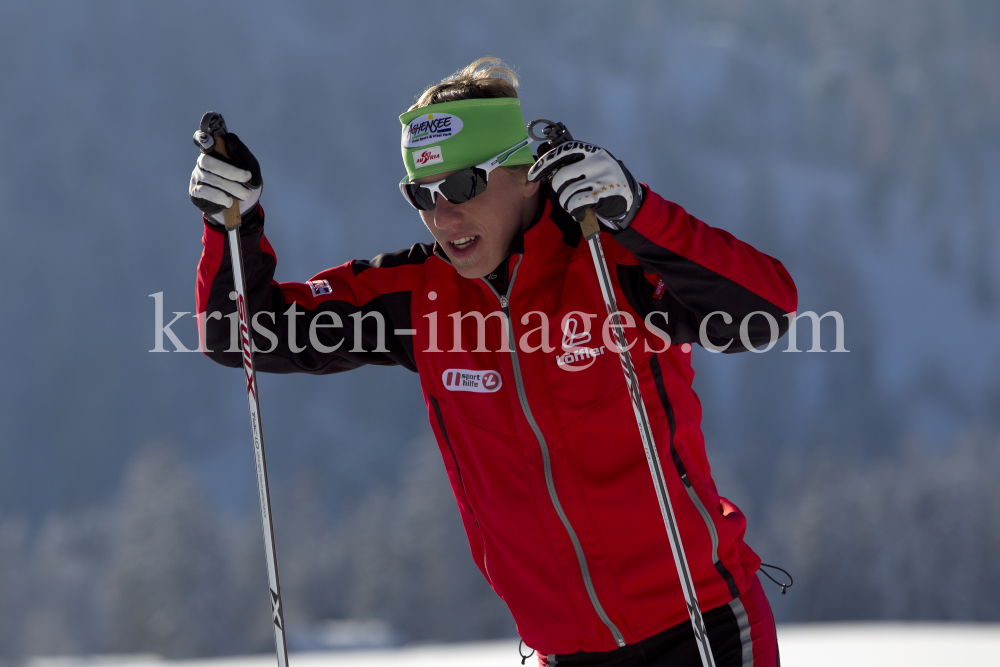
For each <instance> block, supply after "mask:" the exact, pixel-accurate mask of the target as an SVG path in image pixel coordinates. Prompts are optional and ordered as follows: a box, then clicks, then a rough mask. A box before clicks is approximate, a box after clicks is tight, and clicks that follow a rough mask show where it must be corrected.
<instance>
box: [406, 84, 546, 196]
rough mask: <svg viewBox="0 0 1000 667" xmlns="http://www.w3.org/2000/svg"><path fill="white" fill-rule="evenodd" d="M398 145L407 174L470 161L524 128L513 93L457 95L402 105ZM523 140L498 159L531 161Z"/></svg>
mask: <svg viewBox="0 0 1000 667" xmlns="http://www.w3.org/2000/svg"><path fill="white" fill-rule="evenodd" d="M399 122H400V123H402V124H403V136H402V138H401V139H400V148H401V150H402V153H403V163H404V164H405V165H406V173H407V175H408V176H409V177H410V180H413V179H416V178H422V177H424V176H433V175H434V174H440V173H442V172H445V171H456V170H458V169H465V168H466V167H474V166H476V165H477V164H481V163H483V162H486V161H487V160H489V159H490V158H492V157H493V156H495V155H497V154H499V153H501V152H503V151H504V150H506V149H508V148H510V147H512V146H514V145H516V144H518V143H519V142H521V141H524V140H525V139H527V138H528V131H527V129H526V128H525V125H524V116H522V115H521V101H520V100H518V99H517V98H516V97H494V98H488V99H475V100H458V101H456V102H442V103H440V104H431V105H430V106H426V107H420V108H419V109H413V110H411V111H407V112H406V113H404V114H403V115H401V116H400V117H399ZM534 161H535V160H534V158H533V157H532V155H531V145H530V144H526V145H525V146H524V148H521V149H520V150H518V151H517V152H516V153H514V154H513V155H511V156H510V157H509V158H507V159H506V160H504V163H503V164H504V165H514V164H531V163H532V162H534Z"/></svg>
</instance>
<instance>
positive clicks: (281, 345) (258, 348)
mask: <svg viewBox="0 0 1000 667" xmlns="http://www.w3.org/2000/svg"><path fill="white" fill-rule="evenodd" d="M263 215H264V213H263V209H260V208H258V212H257V216H259V220H257V219H255V220H253V221H250V222H244V226H245V227H247V228H248V229H247V230H246V231H244V232H243V233H242V234H241V237H240V240H241V244H242V248H243V272H244V275H245V280H246V290H247V302H248V304H249V309H250V313H251V317H252V318H253V320H252V327H251V328H252V329H253V330H254V332H253V340H254V347H255V352H256V354H255V356H254V362H255V365H256V367H257V369H258V370H260V371H263V372H268V373H312V374H317V375H318V374H326V373H337V372H340V371H346V370H351V369H353V368H357V367H359V366H362V365H364V364H376V365H383V366H392V365H400V366H404V367H406V368H408V369H410V370H412V371H416V363H415V361H414V356H413V345H412V335H411V334H412V331H411V324H410V295H411V291H412V290H413V289H416V288H418V287H419V284H420V282H421V280H422V278H421V276H422V272H421V271H420V270H419V267H414V266H413V265H414V264H420V263H422V262H423V261H424V260H425V259H426V256H425V255H426V254H427V252H426V249H425V248H424V247H423V246H414V247H413V248H411V249H410V250H409V251H406V250H404V251H400V252H398V253H393V254H392V255H380V256H379V257H376V258H375V259H373V260H371V261H358V260H355V261H352V262H348V263H347V264H344V265H342V266H338V267H336V268H333V269H329V270H327V271H324V272H322V273H320V274H318V275H316V276H315V277H313V278H312V279H311V280H309V281H307V282H304V283H295V282H290V283H278V282H275V281H274V280H273V276H274V271H275V268H276V266H277V258H276V256H275V254H274V250H273V249H272V248H271V244H270V243H268V241H267V238H266V237H265V236H264V233H263ZM202 243H203V245H204V250H203V252H202V256H201V261H200V262H199V264H198V282H197V297H196V298H197V308H198V311H197V312H198V326H199V334H200V338H201V341H202V351H203V352H204V353H205V354H206V355H207V356H208V357H210V358H211V359H212V360H214V361H216V362H218V363H220V364H222V365H224V366H232V367H239V366H241V365H242V359H241V356H240V351H239V344H238V343H237V339H238V333H237V329H238V327H239V325H238V322H237V315H236V303H235V301H234V300H233V299H234V297H235V291H234V290H235V287H234V283H233V270H232V260H231V258H230V252H229V241H228V239H227V237H226V233H225V232H224V231H221V230H220V229H219V228H218V227H216V226H214V225H211V224H209V223H207V222H206V223H205V232H204V236H203V237H202ZM369 269H371V271H369ZM379 269H381V271H380V270H379ZM414 269H416V270H414Z"/></svg>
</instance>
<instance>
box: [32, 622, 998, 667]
mask: <svg viewBox="0 0 1000 667" xmlns="http://www.w3.org/2000/svg"><path fill="white" fill-rule="evenodd" d="M778 638H779V642H780V645H781V663H782V665H783V666H784V667H807V666H808V667H833V666H834V665H836V666H837V667H842V666H843V665H851V666H852V667H875V666H876V665H877V666H878V667H885V666H887V665H900V666H905V667H931V666H934V667H939V666H940V665H990V664H1000V624H956V623H842V624H840V623H829V624H810V625H783V626H779V627H778ZM288 662H289V664H290V665H292V666H293V667H383V666H389V665H392V666H393V667H458V666H459V665H462V666H467V665H476V666H477V667H494V666H495V667H514V666H516V665H519V664H520V662H521V661H520V658H518V657H517V642H516V641H509V640H504V641H492V642H476V643H468V644H428V645H422V646H411V647H404V648H398V649H377V650H364V651H337V652H316V653H293V654H291V655H290V656H289V659H288ZM274 664H275V659H274V656H272V655H259V656H246V657H236V658H216V659H210V660H178V661H170V660H163V659H160V658H158V657H156V656H150V655H133V656H95V657H90V658H62V657H60V658H34V659H32V660H29V661H28V662H27V666H28V667H272V666H273V665H274ZM527 664H528V665H533V664H537V663H534V660H533V659H532V660H529V661H528V662H527Z"/></svg>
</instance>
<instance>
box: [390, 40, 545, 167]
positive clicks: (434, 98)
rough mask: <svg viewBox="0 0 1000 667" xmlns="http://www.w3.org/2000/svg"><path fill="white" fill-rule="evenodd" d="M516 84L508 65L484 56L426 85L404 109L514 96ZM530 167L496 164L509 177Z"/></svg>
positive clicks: (515, 94)
mask: <svg viewBox="0 0 1000 667" xmlns="http://www.w3.org/2000/svg"><path fill="white" fill-rule="evenodd" d="M518 85H519V84H518V80H517V74H515V73H514V70H513V69H512V68H511V67H509V66H507V65H505V64H504V63H503V61H502V60H500V59H499V58H494V57H493V56H484V57H482V58H480V59H479V60H475V61H473V62H471V63H469V64H468V65H466V66H465V67H463V68H462V69H460V70H458V71H457V72H455V73H454V74H452V75H451V76H446V77H445V78H443V79H441V83H435V84H433V85H431V86H428V87H427V88H426V89H425V90H424V92H422V93H421V94H420V96H419V97H418V98H417V101H416V102H414V103H413V106H411V107H410V108H409V109H407V111H413V110H414V109H419V108H420V107H426V106H430V105H431V104H439V103H441V102H454V101H456V100H478V99H483V98H488V97H517V86H518ZM529 169H531V165H530V164H519V165H515V166H513V167H499V168H498V169H497V170H498V171H502V172H504V173H506V174H508V175H510V176H515V175H516V176H517V177H518V178H524V177H526V176H527V174H528V170H529Z"/></svg>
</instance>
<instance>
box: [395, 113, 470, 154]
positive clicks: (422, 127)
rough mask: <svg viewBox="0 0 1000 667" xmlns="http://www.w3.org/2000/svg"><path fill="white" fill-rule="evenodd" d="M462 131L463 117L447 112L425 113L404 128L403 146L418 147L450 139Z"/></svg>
mask: <svg viewBox="0 0 1000 667" xmlns="http://www.w3.org/2000/svg"><path fill="white" fill-rule="evenodd" d="M461 131H462V119H461V118H459V117H458V116H452V115H451V114H447V113H438V114H433V113H429V114H425V115H423V116H419V117H417V118H414V119H413V120H411V121H410V123H409V125H407V126H406V127H405V128H404V129H403V148H416V147H417V146H423V145H425V144H432V143H434V142H435V141H442V140H444V139H450V138H451V137H453V136H455V135H456V134H458V133H459V132H461Z"/></svg>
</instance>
